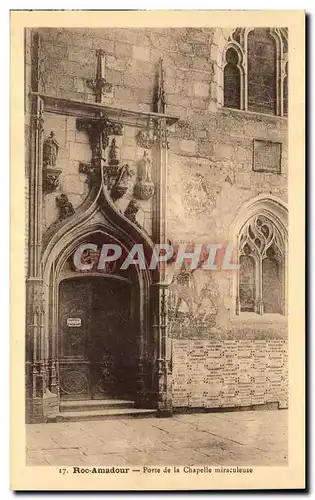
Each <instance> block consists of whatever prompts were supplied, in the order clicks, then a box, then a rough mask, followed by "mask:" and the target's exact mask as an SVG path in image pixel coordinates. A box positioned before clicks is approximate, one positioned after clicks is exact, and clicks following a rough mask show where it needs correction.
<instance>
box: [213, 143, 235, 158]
mask: <svg viewBox="0 0 315 500" xmlns="http://www.w3.org/2000/svg"><path fill="white" fill-rule="evenodd" d="M215 156H216V157H217V158H227V159H231V158H233V157H234V145H233V144H226V143H225V144H223V143H220V142H218V143H216V144H215Z"/></svg>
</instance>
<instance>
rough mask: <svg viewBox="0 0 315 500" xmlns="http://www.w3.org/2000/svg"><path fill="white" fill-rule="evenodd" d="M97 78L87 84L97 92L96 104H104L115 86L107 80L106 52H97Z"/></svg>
mask: <svg viewBox="0 0 315 500" xmlns="http://www.w3.org/2000/svg"><path fill="white" fill-rule="evenodd" d="M96 58H97V63H96V76H95V78H94V79H88V80H87V82H86V84H87V86H88V87H89V88H91V89H93V90H94V91H95V102H99V103H102V101H103V98H104V97H105V94H106V93H109V92H112V90H113V86H112V84H111V83H109V82H108V81H107V80H106V78H105V52H104V51H103V50H102V49H99V50H97V51H96Z"/></svg>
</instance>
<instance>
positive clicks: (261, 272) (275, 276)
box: [236, 215, 285, 315]
mask: <svg viewBox="0 0 315 500" xmlns="http://www.w3.org/2000/svg"><path fill="white" fill-rule="evenodd" d="M284 273H285V242H284V239H283V236H282V235H281V233H280V231H279V230H278V228H277V227H276V225H275V224H274V223H273V222H272V221H271V220H270V219H269V218H267V217H266V216H263V215H256V216H254V217H252V218H251V219H249V220H248V221H247V223H246V224H245V225H244V226H243V228H242V231H241V233H240V236H239V272H238V292H237V304H236V305H237V313H238V314H240V313H243V312H252V313H256V314H259V315H262V314H270V313H271V314H273V313H276V314H285V279H284Z"/></svg>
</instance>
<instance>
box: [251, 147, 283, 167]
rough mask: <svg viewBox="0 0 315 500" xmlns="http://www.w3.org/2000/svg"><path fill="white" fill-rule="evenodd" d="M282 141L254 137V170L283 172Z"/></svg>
mask: <svg viewBox="0 0 315 500" xmlns="http://www.w3.org/2000/svg"><path fill="white" fill-rule="evenodd" d="M281 151H282V144H281V143H280V142H272V141H262V140H259V139H254V155H253V170H254V171H255V172H271V173H274V174H280V173H281Z"/></svg>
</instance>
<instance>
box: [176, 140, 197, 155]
mask: <svg viewBox="0 0 315 500" xmlns="http://www.w3.org/2000/svg"><path fill="white" fill-rule="evenodd" d="M179 147H180V149H181V151H183V152H184V153H191V154H193V153H195V152H196V149H197V143H196V141H192V140H187V139H182V140H181V141H180V142H179Z"/></svg>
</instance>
